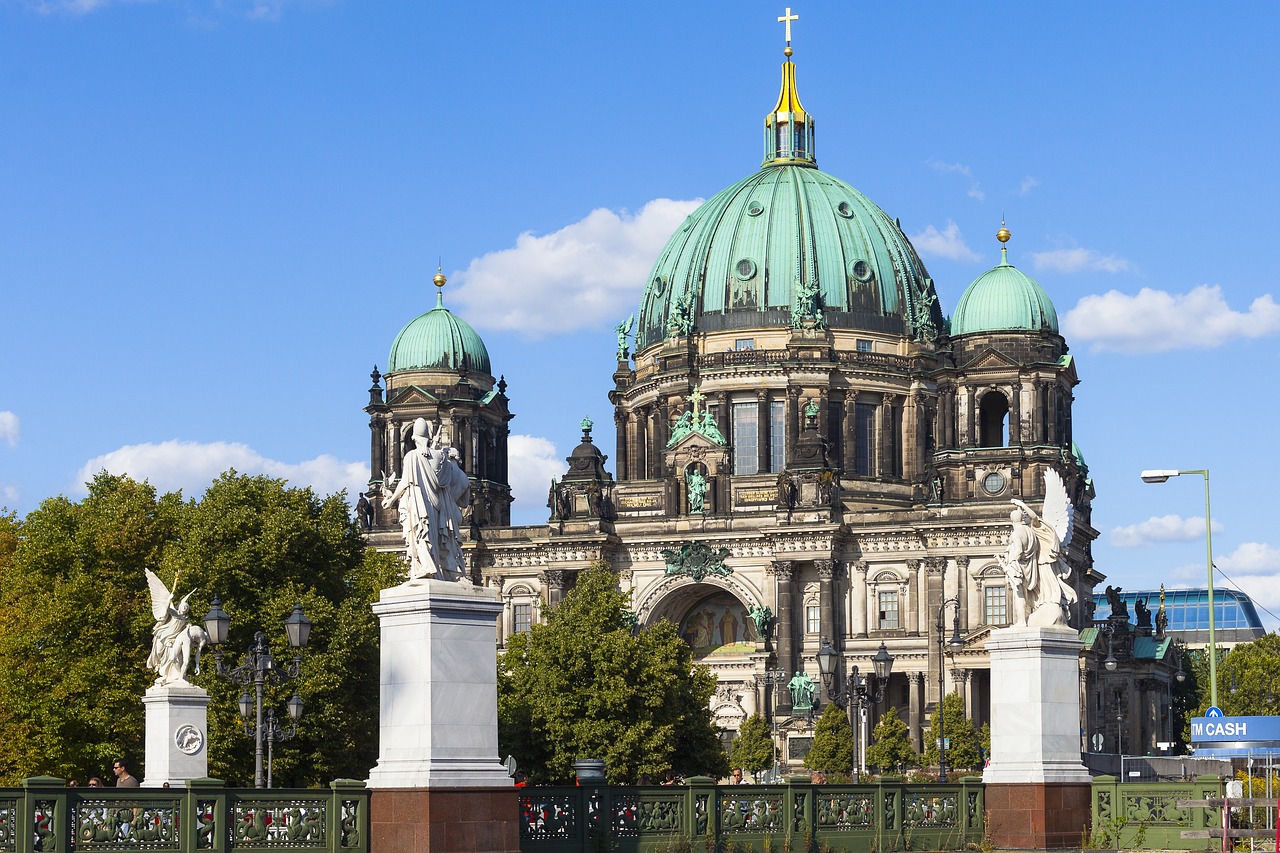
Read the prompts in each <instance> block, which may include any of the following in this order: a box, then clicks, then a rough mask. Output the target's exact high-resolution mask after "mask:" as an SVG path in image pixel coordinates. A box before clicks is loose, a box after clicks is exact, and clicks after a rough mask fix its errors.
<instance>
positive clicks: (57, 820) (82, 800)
mask: <svg viewBox="0 0 1280 853" xmlns="http://www.w3.org/2000/svg"><path fill="white" fill-rule="evenodd" d="M197 850H207V851H209V852H210V853H231V851H243V853H267V851H278V853H290V851H298V853H301V852H302V851H311V853H315V851H324V852H325V853H368V850H369V791H368V790H366V789H365V787H364V783H363V782H358V781H354V780H349V779H340V780H338V781H335V782H331V783H330V785H329V790H328V791H326V790H324V789H316V788H299V789H295V788H273V789H270V790H265V789H252V788H251V789H247V790H246V789H232V788H227V787H225V786H224V785H223V783H222V782H220V781H219V780H216V779H197V780H192V781H191V782H189V783H188V787H185V788H68V787H66V782H65V781H64V780H62V779H58V778H55V777H51V776H36V777H33V778H30V779H24V780H23V784H22V787H21V788H0V853H126V851H177V853H195V851H197Z"/></svg>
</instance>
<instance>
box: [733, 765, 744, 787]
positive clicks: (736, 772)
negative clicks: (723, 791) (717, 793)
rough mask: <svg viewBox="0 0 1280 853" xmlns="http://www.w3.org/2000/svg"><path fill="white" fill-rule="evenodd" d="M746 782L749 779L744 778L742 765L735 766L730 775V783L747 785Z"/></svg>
mask: <svg viewBox="0 0 1280 853" xmlns="http://www.w3.org/2000/svg"><path fill="white" fill-rule="evenodd" d="M746 782H747V780H746V779H744V778H742V768H741V767H735V768H733V773H732V774H730V776H729V784H730V785H745V784H746Z"/></svg>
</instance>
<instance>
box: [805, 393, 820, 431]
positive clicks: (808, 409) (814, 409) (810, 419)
mask: <svg viewBox="0 0 1280 853" xmlns="http://www.w3.org/2000/svg"><path fill="white" fill-rule="evenodd" d="M817 426H818V404H817V402H816V401H814V400H809V401H808V402H806V403H805V404H804V428H805V429H816V428H817Z"/></svg>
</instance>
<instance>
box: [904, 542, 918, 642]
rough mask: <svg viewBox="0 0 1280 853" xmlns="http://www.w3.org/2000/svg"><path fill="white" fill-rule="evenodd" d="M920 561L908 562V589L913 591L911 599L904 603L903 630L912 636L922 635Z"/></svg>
mask: <svg viewBox="0 0 1280 853" xmlns="http://www.w3.org/2000/svg"><path fill="white" fill-rule="evenodd" d="M920 574H921V573H920V561H919V560H907V588H908V589H909V590H911V597H910V598H909V599H908V600H907V601H904V602H902V610H903V614H902V615H903V616H905V617H906V618H905V619H904V620H903V623H904V624H903V626H902V627H903V628H905V629H906V631H907V633H908V634H911V635H912V636H914V635H916V634H919V633H920V599H921V595H920V591H921V584H920Z"/></svg>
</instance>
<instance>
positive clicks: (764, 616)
mask: <svg viewBox="0 0 1280 853" xmlns="http://www.w3.org/2000/svg"><path fill="white" fill-rule="evenodd" d="M747 615H748V616H750V617H751V621H752V622H753V623H754V624H755V626H756V634H757V635H759V637H760V638H761V639H763V640H765V641H766V642H767V641H768V640H769V631H770V629H771V628H772V627H773V611H772V610H770V609H769V606H768V605H766V604H762V605H758V606H755V607H752V608H751V609H750V610H748V611H747Z"/></svg>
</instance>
